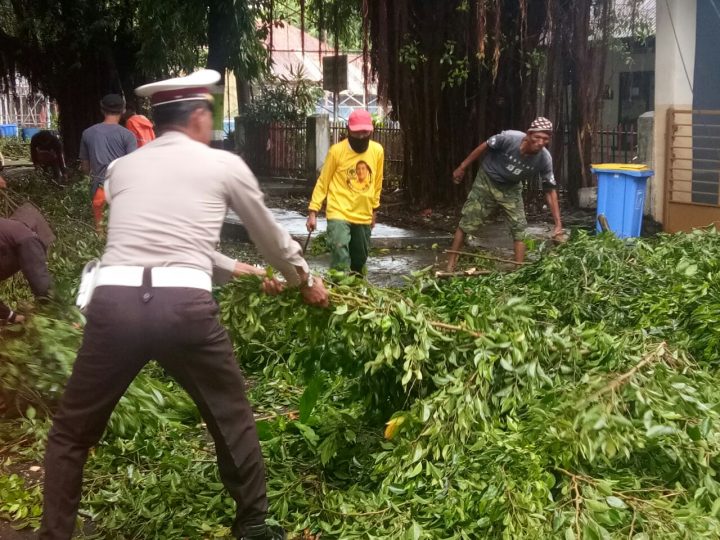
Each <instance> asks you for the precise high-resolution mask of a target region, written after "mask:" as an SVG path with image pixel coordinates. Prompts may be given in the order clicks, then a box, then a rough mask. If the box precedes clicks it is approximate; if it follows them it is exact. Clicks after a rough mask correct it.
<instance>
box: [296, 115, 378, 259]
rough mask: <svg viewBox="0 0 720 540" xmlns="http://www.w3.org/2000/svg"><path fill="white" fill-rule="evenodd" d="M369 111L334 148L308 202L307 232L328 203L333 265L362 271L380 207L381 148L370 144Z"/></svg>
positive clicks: (353, 118) (350, 121)
mask: <svg viewBox="0 0 720 540" xmlns="http://www.w3.org/2000/svg"><path fill="white" fill-rule="evenodd" d="M372 132H373V125H372V118H371V116H370V113H369V112H367V111H365V110H361V109H357V110H354V111H353V112H352V113H351V114H350V118H349V119H348V137H347V139H344V140H342V141H340V142H339V143H337V144H334V145H333V146H331V147H330V150H329V151H328V154H327V156H326V157H325V163H324V164H323V168H322V172H321V173H320V177H319V178H318V181H317V184H315V189H314V190H313V194H312V199H311V200H310V206H309V215H308V218H307V229H308V231H310V232H312V231H314V230H315V228H316V227H317V213H318V211H319V210H320V208H322V205H323V202H324V201H325V199H327V207H326V209H325V214H326V216H327V235H328V243H329V244H330V259H331V262H330V264H331V267H332V268H336V269H339V270H346V269H348V268H349V269H350V271H351V272H357V273H362V272H363V270H364V268H365V262H366V261H367V258H368V253H369V252H370V233H371V231H372V228H373V227H374V226H375V211H376V210H377V208H378V206H380V192H381V190H382V182H383V161H384V159H385V152H384V150H383V147H382V146H381V145H380V144H378V143H376V142H375V141H371V140H370V137H371V136H372Z"/></svg>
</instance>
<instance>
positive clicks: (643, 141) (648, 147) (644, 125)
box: [638, 111, 662, 216]
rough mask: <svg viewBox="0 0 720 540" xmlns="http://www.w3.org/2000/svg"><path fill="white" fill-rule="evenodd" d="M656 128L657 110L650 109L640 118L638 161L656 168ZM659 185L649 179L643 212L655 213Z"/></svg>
mask: <svg viewBox="0 0 720 540" xmlns="http://www.w3.org/2000/svg"><path fill="white" fill-rule="evenodd" d="M654 129H655V112H654V111H650V112H646V113H643V114H641V115H640V117H639V118H638V163H643V164H645V165H647V166H648V167H650V168H651V169H653V170H655V148H654V143H653V141H654V140H655V137H654ZM657 196H658V194H657V186H656V185H655V184H654V183H653V178H652V177H650V178H649V179H648V190H647V193H646V196H645V210H644V211H643V213H644V214H645V215H646V216H647V215H650V216H651V215H653V207H654V206H655V202H654V201H655V199H656V198H657ZM660 196H662V193H660Z"/></svg>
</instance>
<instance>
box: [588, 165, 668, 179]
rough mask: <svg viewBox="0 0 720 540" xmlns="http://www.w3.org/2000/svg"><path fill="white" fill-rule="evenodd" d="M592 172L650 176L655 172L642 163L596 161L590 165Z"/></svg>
mask: <svg viewBox="0 0 720 540" xmlns="http://www.w3.org/2000/svg"><path fill="white" fill-rule="evenodd" d="M590 170H591V171H592V172H594V173H603V172H605V173H607V172H616V173H621V174H626V175H629V176H652V175H653V174H655V171H653V170H652V169H651V168H649V167H648V166H647V165H645V164H644V163H597V164H595V163H594V164H592V165H590Z"/></svg>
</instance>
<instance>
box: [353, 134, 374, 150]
mask: <svg viewBox="0 0 720 540" xmlns="http://www.w3.org/2000/svg"><path fill="white" fill-rule="evenodd" d="M348 142H349V143H350V148H352V149H353V152H357V153H358V154H362V153H363V152H365V151H366V150H367V149H368V146H370V137H364V138H362V139H359V138H357V137H353V136H352V135H348Z"/></svg>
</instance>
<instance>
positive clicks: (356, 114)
mask: <svg viewBox="0 0 720 540" xmlns="http://www.w3.org/2000/svg"><path fill="white" fill-rule="evenodd" d="M348 129H349V130H350V131H372V130H373V123H372V116H370V113H369V112H367V111H366V110H364V109H355V110H354V111H353V112H351V113H350V118H348Z"/></svg>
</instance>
